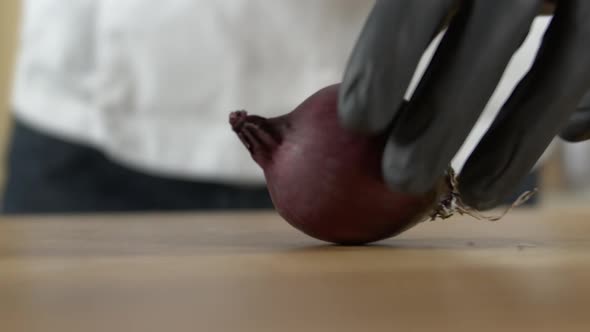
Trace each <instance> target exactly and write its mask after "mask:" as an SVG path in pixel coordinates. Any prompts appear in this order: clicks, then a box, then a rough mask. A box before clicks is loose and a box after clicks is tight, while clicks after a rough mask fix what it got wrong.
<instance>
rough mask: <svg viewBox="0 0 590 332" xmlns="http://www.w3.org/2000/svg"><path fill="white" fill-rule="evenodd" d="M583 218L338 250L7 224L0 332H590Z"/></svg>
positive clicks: (122, 223)
mask: <svg viewBox="0 0 590 332" xmlns="http://www.w3.org/2000/svg"><path fill="white" fill-rule="evenodd" d="M589 264H590V210H589V209H588V208H587V207H586V206H570V207H553V208H545V209H542V210H522V211H517V212H514V213H512V214H511V215H509V216H508V217H506V218H505V219H503V220H502V221H500V222H497V223H489V222H478V221H474V220H472V219H468V218H457V219H453V220H451V221H444V222H432V223H426V224H423V225H420V226H418V227H416V228H414V229H413V230H411V231H409V232H407V233H405V234H403V235H402V236H400V237H398V238H396V239H391V240H388V241H384V242H382V243H380V244H378V245H374V246H369V247H362V248H353V247H335V246H330V245H326V244H324V243H322V242H319V241H315V240H313V239H310V238H308V237H306V236H305V235H302V234H300V233H299V232H297V231H295V230H293V229H292V228H291V227H290V226H288V225H287V224H286V223H284V222H283V221H281V220H280V219H279V218H278V217H277V216H276V215H274V214H273V213H247V214H174V215H170V214H160V215H127V216H119V215H100V216H67V217H23V218H5V219H0V330H1V331H10V332H12V331H44V332H47V331H60V332H61V331H66V332H67V331H207V332H216V331H287V332H288V331H588V327H589V326H590V315H588V313H587V310H588V308H589V307H590V289H589V288H590V286H589V282H590V265H589Z"/></svg>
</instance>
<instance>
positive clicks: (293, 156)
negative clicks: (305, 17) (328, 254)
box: [230, 84, 444, 245]
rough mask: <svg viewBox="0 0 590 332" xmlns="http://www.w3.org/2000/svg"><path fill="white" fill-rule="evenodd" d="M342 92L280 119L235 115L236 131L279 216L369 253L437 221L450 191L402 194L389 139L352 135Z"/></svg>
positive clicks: (319, 95)
mask: <svg viewBox="0 0 590 332" xmlns="http://www.w3.org/2000/svg"><path fill="white" fill-rule="evenodd" d="M338 88H339V85H338V84H335V85H331V86H328V87H326V88H323V89H321V90H320V91H318V92H316V93H315V94H313V95H312V96H311V97H309V98H308V99H307V100H305V101H304V102H303V103H302V104H300V105H299V106H298V107H297V108H296V109H295V110H293V111H292V112H290V113H288V114H285V115H283V116H280V117H276V118H269V119H266V118H262V117H259V116H255V115H248V114H247V113H246V112H244V111H237V112H233V113H231V114H230V124H231V125H232V128H233V130H234V131H235V132H236V134H237V135H238V136H239V137H240V139H241V140H242V142H243V143H244V145H245V146H246V147H247V148H248V150H249V151H250V153H251V155H252V158H253V159H254V160H255V161H256V162H257V163H258V165H260V167H262V169H263V170H264V175H265V178H266V182H267V186H268V189H269V192H270V195H271V198H272V200H273V203H274V205H275V207H276V209H277V212H278V213H279V214H280V215H281V217H283V218H284V219H285V220H286V221H287V222H288V223H289V224H291V225H292V226H293V227H295V228H297V229H299V230H300V231H302V232H303V233H305V234H307V235H309V236H312V237H314V238H316V239H319V240H322V241H326V242H332V243H337V244H343V245H361V244H366V243H371V242H376V241H380V240H383V239H386V238H390V237H392V236H395V235H397V234H399V233H401V232H403V231H405V230H407V229H409V228H411V227H413V226H415V225H416V224H417V223H419V222H420V221H423V220H425V219H427V218H429V217H430V216H431V215H432V212H433V209H435V208H436V207H437V206H438V204H439V201H440V197H441V195H442V192H443V191H444V190H443V187H444V185H442V183H443V182H444V181H442V178H443V177H442V176H441V185H439V186H437V188H433V190H431V191H430V192H428V193H426V194H423V195H409V194H405V193H396V192H393V191H391V189H389V188H388V187H387V186H386V185H385V183H384V181H383V177H382V175H381V174H382V173H381V156H382V151H383V149H384V146H385V143H386V136H384V135H381V136H373V137H368V136H364V135H361V134H359V133H354V132H352V131H348V130H345V129H344V128H343V127H342V126H341V125H340V122H339V120H338V112H337V107H338V106H337V105H338V102H337V100H338Z"/></svg>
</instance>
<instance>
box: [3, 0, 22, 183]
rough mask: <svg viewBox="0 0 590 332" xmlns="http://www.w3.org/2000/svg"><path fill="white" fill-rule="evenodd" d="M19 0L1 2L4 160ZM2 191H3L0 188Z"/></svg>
mask: <svg viewBox="0 0 590 332" xmlns="http://www.w3.org/2000/svg"><path fill="white" fill-rule="evenodd" d="M18 13H19V1H18V0H4V1H2V2H0V155H1V156H2V161H4V156H5V153H6V142H7V138H8V131H9V130H10V127H9V124H10V121H8V120H9V119H8V117H9V116H10V115H9V109H10V106H9V105H10V102H9V90H10V83H11V77H12V68H13V64H14V55H15V51H16V38H17V28H18V26H17V25H18ZM5 172H6V165H5V163H4V162H2V163H0V187H2V186H3V185H4V179H5ZM0 192H3V191H2V190H0Z"/></svg>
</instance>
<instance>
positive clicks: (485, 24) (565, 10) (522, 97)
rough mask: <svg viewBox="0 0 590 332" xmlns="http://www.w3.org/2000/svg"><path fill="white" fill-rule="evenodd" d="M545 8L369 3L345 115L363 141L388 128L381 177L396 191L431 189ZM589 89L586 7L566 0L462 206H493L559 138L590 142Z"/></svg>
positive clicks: (439, 0) (425, 1)
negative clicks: (425, 59)
mask: <svg viewBox="0 0 590 332" xmlns="http://www.w3.org/2000/svg"><path fill="white" fill-rule="evenodd" d="M543 5H544V3H543V1H541V0H519V1H514V0H496V1H489V0H464V1H455V0H421V1H415V0H377V1H376V4H375V7H374V9H373V11H372V12H371V14H370V16H369V18H368V20H367V22H366V25H365V27H364V29H363V31H362V33H361V35H360V38H359V40H358V42H357V44H356V46H355V49H354V51H353V53H352V55H351V58H350V60H349V65H348V68H347V70H346V73H345V76H344V79H343V82H342V88H341V91H340V101H339V103H340V119H341V121H342V123H343V124H344V125H345V126H346V127H347V128H350V129H353V130H357V131H361V132H364V133H368V134H375V133H381V132H384V131H389V134H390V139H389V141H388V143H387V146H386V148H385V151H384V157H383V172H384V178H385V180H386V182H387V183H388V185H389V186H390V187H391V188H392V189H395V190H398V191H404V192H409V193H420V192H424V191H426V190H428V189H429V188H431V187H432V186H433V185H434V182H435V181H436V179H437V178H438V177H440V175H441V174H443V172H444V171H445V170H446V168H447V167H448V165H449V164H450V162H451V160H452V159H453V157H454V156H455V154H456V153H457V151H458V150H459V148H460V147H461V145H462V144H463V142H464V141H465V139H466V138H467V136H468V134H469V133H470V131H471V129H472V127H473V125H474V124H475V123H476V121H477V120H478V117H479V116H480V114H481V112H482V111H483V110H484V107H485V106H486V103H487V102H488V100H489V99H490V97H491V96H492V93H493V92H494V90H495V88H496V86H497V84H498V83H499V81H500V79H501V77H502V74H503V72H504V70H505V68H506V67H507V65H508V62H509V61H510V59H511V57H512V55H513V54H514V53H515V51H516V50H517V49H518V48H519V46H520V45H521V43H522V42H523V41H524V40H525V38H526V37H527V35H528V32H529V29H530V26H531V24H532V22H533V20H534V19H535V17H536V16H537V15H538V14H539V13H540V11H541V8H542V6H543ZM449 19H450V21H448V20H449ZM446 22H450V23H449V25H448V28H447V31H446V33H445V36H444V37H443V39H442V41H441V43H440V44H439V47H438V49H437V51H436V53H435V55H434V57H433V58H432V60H431V62H430V65H429V67H428V69H427V70H426V72H425V74H424V76H423V77H422V79H421V81H420V83H419V84H418V86H417V88H416V90H415V92H414V94H413V95H412V98H411V100H409V101H408V102H407V103H406V102H404V94H405V92H406V91H407V89H408V85H409V83H410V81H411V79H412V76H413V74H414V71H415V69H416V67H417V64H418V62H419V61H420V58H421V55H422V54H423V52H424V51H425V49H426V48H427V47H428V45H429V44H430V42H431V41H432V40H433V38H434V37H435V36H436V34H437V33H438V32H439V31H441V28H442V27H443V25H444V24H445V23H446ZM589 89H590V1H588V0H569V1H568V0H562V1H559V2H558V3H557V7H556V10H555V13H554V17H553V20H552V23H551V25H550V27H549V29H548V32H547V33H546V35H545V37H544V40H543V43H542V46H541V49H540V51H539V53H538V56H537V58H536V60H535V62H534V65H533V67H532V68H531V70H530V72H529V73H528V74H527V75H526V77H525V78H524V79H523V80H522V81H521V82H520V84H519V85H518V86H517V88H516V89H515V90H514V91H513V93H512V95H511V97H510V99H509V100H508V102H507V103H506V104H505V105H504V107H503V108H502V110H501V111H500V113H499V115H498V117H497V118H496V119H495V121H494V123H493V124H492V126H491V128H490V129H489V130H488V132H487V133H486V135H485V136H484V138H483V139H482V141H481V142H480V143H479V145H478V146H477V148H476V149H475V151H474V152H473V154H472V155H471V157H470V158H469V160H468V161H467V163H466V165H465V166H464V168H463V170H462V172H461V175H460V179H459V180H460V190H461V192H462V194H463V200H464V201H465V202H466V203H468V204H470V205H471V206H473V207H475V208H478V209H482V210H484V209H488V208H492V207H495V206H496V205H498V204H500V203H501V202H502V201H503V199H505V198H506V197H507V196H509V195H510V194H512V192H513V190H515V189H516V186H517V185H519V183H520V181H521V180H522V179H523V178H524V177H525V176H526V175H527V174H528V172H530V170H531V169H532V168H533V166H534V164H535V163H536V161H537V160H538V158H539V157H540V156H541V155H542V153H543V152H544V150H545V149H546V147H547V146H548V145H549V143H550V142H551V141H552V140H553V138H554V137H555V136H556V135H557V134H558V133H559V132H560V131H561V132H562V137H564V138H565V139H569V140H581V139H587V138H590V94H588V95H587V96H586V98H585V99H584V100H583V102H582V104H580V100H582V97H583V96H584V95H585V93H586V91H588V90H589ZM578 105H581V106H580V111H579V112H578V113H575V114H574V112H575V111H576V108H577V106H578ZM572 114H573V116H572ZM568 121H569V122H568ZM564 128H565V129H564Z"/></svg>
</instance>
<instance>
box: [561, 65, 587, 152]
mask: <svg viewBox="0 0 590 332" xmlns="http://www.w3.org/2000/svg"><path fill="white" fill-rule="evenodd" d="M589 61H590V60H589ZM559 136H560V137H561V138H563V139H564V140H566V141H568V142H581V141H586V140H590V91H588V92H587V93H586V95H585V96H584V98H583V99H582V102H581V103H580V105H578V109H577V111H576V112H575V113H574V114H573V115H572V116H571V117H570V119H569V121H568V123H567V125H566V126H565V129H563V130H562V131H561V133H560V134H559Z"/></svg>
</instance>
